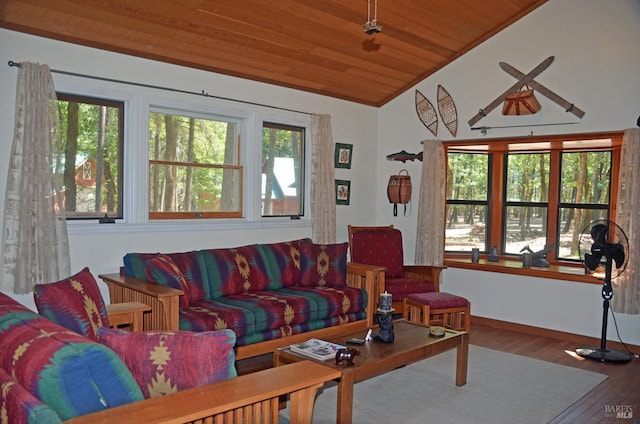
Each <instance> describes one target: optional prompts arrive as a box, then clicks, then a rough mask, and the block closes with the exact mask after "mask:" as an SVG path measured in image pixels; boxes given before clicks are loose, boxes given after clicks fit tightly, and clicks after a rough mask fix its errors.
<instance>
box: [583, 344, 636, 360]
mask: <svg viewBox="0 0 640 424" xmlns="http://www.w3.org/2000/svg"><path fill="white" fill-rule="evenodd" d="M576 353H577V354H578V355H579V356H582V357H583V358H587V359H593V360H594V361H599V362H629V361H630V360H631V355H629V354H628V353H627V352H622V351H620V350H614V349H608V348H604V349H603V348H601V347H595V346H594V347H581V348H579V349H576Z"/></svg>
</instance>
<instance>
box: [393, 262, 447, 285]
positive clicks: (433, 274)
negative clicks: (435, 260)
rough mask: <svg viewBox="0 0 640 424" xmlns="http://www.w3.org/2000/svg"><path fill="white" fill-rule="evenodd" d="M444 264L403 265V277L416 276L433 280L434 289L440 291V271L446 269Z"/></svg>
mask: <svg viewBox="0 0 640 424" xmlns="http://www.w3.org/2000/svg"><path fill="white" fill-rule="evenodd" d="M446 268H447V267H446V266H436V265H405V266H404V276H405V278H416V279H425V280H430V281H433V282H434V284H435V286H436V291H440V273H441V272H442V270H444V269H446Z"/></svg>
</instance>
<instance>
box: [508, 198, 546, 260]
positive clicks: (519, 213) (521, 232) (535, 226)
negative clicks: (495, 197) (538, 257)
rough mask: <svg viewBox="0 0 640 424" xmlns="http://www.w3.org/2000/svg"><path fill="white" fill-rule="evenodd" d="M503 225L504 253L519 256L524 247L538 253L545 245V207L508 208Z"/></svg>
mask: <svg viewBox="0 0 640 424" xmlns="http://www.w3.org/2000/svg"><path fill="white" fill-rule="evenodd" d="M505 224H506V230H505V232H504V237H505V250H504V251H505V253H508V254H519V253H520V252H521V251H522V249H526V246H529V249H531V250H532V251H533V252H538V251H540V250H542V249H543V248H544V246H545V245H546V244H547V208H546V207H538V206H536V207H532V206H509V207H507V214H506V220H505Z"/></svg>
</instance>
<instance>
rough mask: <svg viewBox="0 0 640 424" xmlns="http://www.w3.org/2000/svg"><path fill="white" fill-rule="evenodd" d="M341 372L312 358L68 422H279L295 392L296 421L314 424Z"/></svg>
mask: <svg viewBox="0 0 640 424" xmlns="http://www.w3.org/2000/svg"><path fill="white" fill-rule="evenodd" d="M339 377H340V371H339V370H337V369H333V368H330V367H326V366H324V365H321V364H318V363H314V362H311V361H301V362H298V363H295V364H289V365H286V366H283V367H277V368H269V369H265V370H262V371H258V372H254V373H251V374H245V375H241V376H239V377H236V378H231V379H229V380H224V381H220V382H217V383H212V384H208V385H205V386H200V387H194V388H191V389H187V390H182V391H179V392H176V393H171V394H168V395H165V396H160V397H155V398H151V399H146V400H143V401H140V402H133V403H130V404H127V405H123V406H118V407H115V408H111V409H107V410H104V411H100V412H95V413H92V414H87V415H83V416H80V417H76V418H72V419H71V420H69V421H65V422H66V423H69V424H101V423H103V424H111V423H118V424H128V423H131V424H134V423H135V424H137V423H143V422H144V423H165V424H177V423H237V424H240V423H256V424H260V423H265V424H266V423H277V422H278V412H279V409H280V408H279V405H280V401H281V396H286V395H289V399H290V408H289V414H290V422H292V423H300V424H311V418H312V416H313V405H314V403H315V396H316V392H317V391H318V389H319V388H320V387H322V385H324V384H325V383H326V382H328V381H331V380H333V379H337V378H339Z"/></svg>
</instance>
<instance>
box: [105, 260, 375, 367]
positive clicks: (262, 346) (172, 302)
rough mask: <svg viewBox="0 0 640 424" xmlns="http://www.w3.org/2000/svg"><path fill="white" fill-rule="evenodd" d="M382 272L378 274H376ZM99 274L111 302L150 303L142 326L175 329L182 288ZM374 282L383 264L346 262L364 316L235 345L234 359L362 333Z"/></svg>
mask: <svg viewBox="0 0 640 424" xmlns="http://www.w3.org/2000/svg"><path fill="white" fill-rule="evenodd" d="M380 274H382V277H381V276H380ZM99 277H100V278H101V279H102V280H103V281H104V282H105V283H106V284H107V286H108V288H109V296H110V298H111V299H110V300H111V303H112V304H116V303H124V302H141V303H144V304H146V305H149V306H151V312H150V313H145V314H144V318H143V321H144V322H143V328H144V329H145V330H171V331H176V330H178V325H179V312H180V311H179V308H180V306H179V296H180V295H181V294H182V290H177V289H173V288H171V287H166V286H161V285H159V284H155V283H152V282H150V281H145V280H141V279H138V278H134V277H130V276H126V275H124V273H123V272H122V270H121V272H120V273H117V274H101V275H99ZM376 284H384V268H382V267H376V266H371V265H365V264H356V263H352V262H350V263H347V285H348V286H350V287H356V288H360V289H365V290H366V291H367V294H368V303H367V319H366V320H360V321H355V322H349V323H345V324H340V325H336V326H332V327H327V328H322V329H319V330H312V331H308V332H305V333H300V334H293V335H289V336H286V337H282V338H278V339H273V340H266V341H264V342H259V343H253V344H249V345H245V346H238V347H236V348H235V351H236V360H241V359H245V358H250V357H253V356H259V355H263V354H267V353H272V352H274V351H275V350H276V349H278V348H281V347H285V346H289V345H290V344H292V343H299V342H303V341H305V340H308V339H310V338H320V339H321V338H325V337H327V338H328V337H332V336H335V335H339V334H342V333H346V332H352V331H358V330H362V331H363V334H362V337H364V336H365V333H366V331H367V329H368V328H371V327H373V319H374V316H375V310H376V303H377V294H378V293H380V288H379V287H376Z"/></svg>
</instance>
